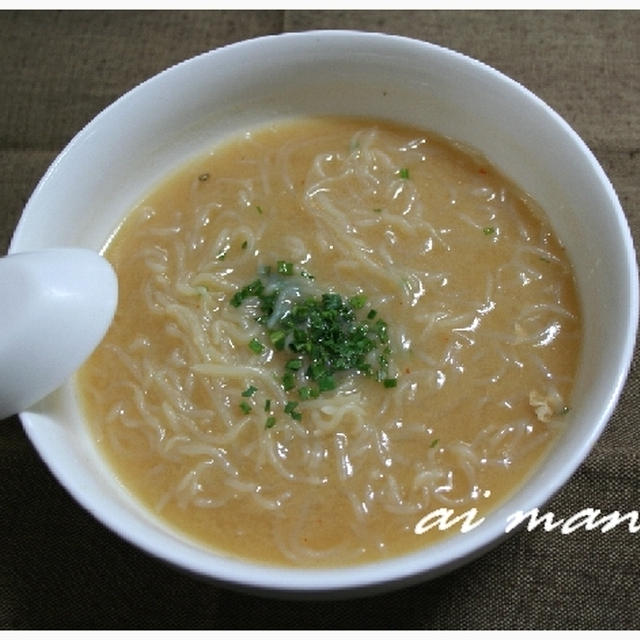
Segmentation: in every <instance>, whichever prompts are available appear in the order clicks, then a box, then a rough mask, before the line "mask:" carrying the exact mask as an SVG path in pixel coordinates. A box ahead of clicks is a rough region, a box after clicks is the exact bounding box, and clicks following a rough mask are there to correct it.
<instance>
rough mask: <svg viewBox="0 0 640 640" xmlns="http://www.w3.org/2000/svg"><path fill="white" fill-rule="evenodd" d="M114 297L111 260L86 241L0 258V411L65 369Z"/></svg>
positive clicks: (106, 315) (96, 334)
mask: <svg viewBox="0 0 640 640" xmlns="http://www.w3.org/2000/svg"><path fill="white" fill-rule="evenodd" d="M117 298H118V285H117V280H116V275H115V273H114V271H113V269H112V267H111V265H110V264H109V263H108V262H107V261H106V260H105V259H104V258H103V257H102V256H100V255H99V254H98V253H96V252H94V251H91V250H89V249H81V248H75V247H74V248H59V249H45V250H42V251H34V252H25V253H15V254H10V255H8V256H5V257H2V258H0V304H1V305H2V308H1V309H0V419H1V418H5V417H7V416H10V415H12V414H14V413H18V412H20V411H24V410H25V409H28V408H29V407H31V406H32V405H33V404H34V403H36V402H37V401H38V400H41V399H42V398H44V397H45V396H46V395H48V394H49V393H51V392H52V391H53V390H55V389H56V388H58V387H59V386H61V385H62V384H63V383H64V382H65V381H66V380H67V379H68V378H69V377H70V376H71V374H72V373H73V372H74V371H75V370H76V369H77V368H78V367H79V366H80V365H81V364H82V363H83V362H84V361H85V360H86V359H87V358H88V357H89V355H90V354H91V352H92V351H93V350H94V349H95V348H96V347H97V346H98V344H99V342H100V341H101V340H102V338H103V337H104V334H105V333H106V331H107V329H108V327H109V325H110V324H111V320H112V319H113V314H114V313H115V309H116V304H117Z"/></svg>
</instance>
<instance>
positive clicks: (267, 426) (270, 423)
mask: <svg viewBox="0 0 640 640" xmlns="http://www.w3.org/2000/svg"><path fill="white" fill-rule="evenodd" d="M275 423H276V419H275V417H274V416H269V417H268V418H267V420H266V421H265V423H264V428H265V429H271V427H273V425H274V424H275Z"/></svg>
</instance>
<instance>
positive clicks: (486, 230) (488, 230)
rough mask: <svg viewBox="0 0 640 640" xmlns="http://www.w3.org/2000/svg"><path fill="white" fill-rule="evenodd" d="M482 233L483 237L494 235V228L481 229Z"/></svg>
mask: <svg viewBox="0 0 640 640" xmlns="http://www.w3.org/2000/svg"><path fill="white" fill-rule="evenodd" d="M482 233H484V235H485V236H490V235H491V234H492V233H495V228H494V227H483V228H482Z"/></svg>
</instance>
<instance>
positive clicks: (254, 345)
mask: <svg viewBox="0 0 640 640" xmlns="http://www.w3.org/2000/svg"><path fill="white" fill-rule="evenodd" d="M249 349H251V351H253V353H255V354H261V353H262V352H263V351H264V345H263V344H262V342H260V340H258V339H257V338H251V342H249Z"/></svg>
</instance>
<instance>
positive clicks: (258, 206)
mask: <svg viewBox="0 0 640 640" xmlns="http://www.w3.org/2000/svg"><path fill="white" fill-rule="evenodd" d="M256 211H257V212H258V213H260V214H261V213H262V207H261V206H260V205H259V204H258V205H256Z"/></svg>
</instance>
